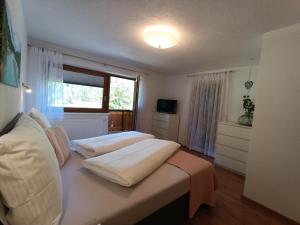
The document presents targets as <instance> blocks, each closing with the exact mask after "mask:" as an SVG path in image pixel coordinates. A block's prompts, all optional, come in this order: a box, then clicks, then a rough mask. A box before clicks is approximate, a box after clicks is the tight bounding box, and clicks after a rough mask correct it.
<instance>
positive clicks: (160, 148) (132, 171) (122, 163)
mask: <svg viewBox="0 0 300 225" xmlns="http://www.w3.org/2000/svg"><path fill="white" fill-rule="evenodd" d="M179 147H180V145H179V144H177V143H175V142H172V141H166V140H160V139H147V140H144V141H141V142H138V143H136V144H133V145H130V146H127V147H125V148H122V149H119V150H116V151H114V152H111V153H108V154H105V155H102V156H98V157H94V158H91V159H86V160H84V161H83V162H82V164H83V166H84V167H86V168H87V169H89V170H91V171H92V172H93V173H95V174H97V175H99V176H101V177H103V178H105V179H107V180H109V181H111V182H114V183H117V184H120V185H122V186H125V187H130V186H132V185H134V184H136V183H138V182H139V181H141V180H142V179H144V178H145V177H146V176H148V175H149V174H151V173H152V172H153V171H154V170H156V169H157V168H159V167H160V166H161V165H162V164H163V163H164V162H165V161H166V160H167V159H168V158H169V157H170V156H172V155H173V153H174V152H175V151H176V150H177V149H178V148H179Z"/></svg>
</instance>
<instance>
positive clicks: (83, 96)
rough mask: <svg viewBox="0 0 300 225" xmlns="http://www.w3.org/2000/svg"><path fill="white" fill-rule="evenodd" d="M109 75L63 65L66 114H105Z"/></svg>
mask: <svg viewBox="0 0 300 225" xmlns="http://www.w3.org/2000/svg"><path fill="white" fill-rule="evenodd" d="M108 87H109V75H108V74H105V73H101V72H98V71H93V70H87V69H82V68H78V67H73V66H69V65H64V102H63V103H64V108H65V111H66V112H107V111H108V104H107V103H108V99H107V96H108V95H109V88H108Z"/></svg>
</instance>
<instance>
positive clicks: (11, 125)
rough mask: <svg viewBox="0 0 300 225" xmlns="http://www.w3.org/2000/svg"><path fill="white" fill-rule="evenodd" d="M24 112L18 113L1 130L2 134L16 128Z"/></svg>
mask: <svg viewBox="0 0 300 225" xmlns="http://www.w3.org/2000/svg"><path fill="white" fill-rule="evenodd" d="M21 115H22V113H18V114H17V115H16V116H15V117H14V118H13V119H12V120H11V121H10V122H9V123H8V124H7V125H6V126H5V127H4V128H3V129H2V130H1V131H0V136H2V135H4V134H7V133H8V132H10V131H11V130H12V129H14V127H15V125H16V123H17V122H18V120H19V119H20V117H21Z"/></svg>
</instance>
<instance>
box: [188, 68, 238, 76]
mask: <svg viewBox="0 0 300 225" xmlns="http://www.w3.org/2000/svg"><path fill="white" fill-rule="evenodd" d="M235 71H238V70H237V69H236V70H235V69H229V70H228V69H227V70H212V71H207V72H205V71H204V72H199V73H194V74H188V75H186V76H187V77H197V76H201V75H204V74H212V73H224V72H225V73H231V72H235Z"/></svg>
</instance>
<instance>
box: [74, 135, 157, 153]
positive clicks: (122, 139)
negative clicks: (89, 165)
mask: <svg viewBox="0 0 300 225" xmlns="http://www.w3.org/2000/svg"><path fill="white" fill-rule="evenodd" d="M149 138H154V136H153V135H151V134H145V133H141V132H137V131H127V132H120V133H116V134H108V135H103V136H99V137H93V138H87V139H80V140H73V141H71V148H72V149H73V150H75V151H77V152H79V153H80V154H81V155H83V156H84V157H85V158H90V157H94V156H98V155H103V154H106V153H108V152H112V151H115V150H117V149H120V148H123V147H126V146H128V145H131V144H134V143H137V142H139V141H142V140H145V139H149Z"/></svg>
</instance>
